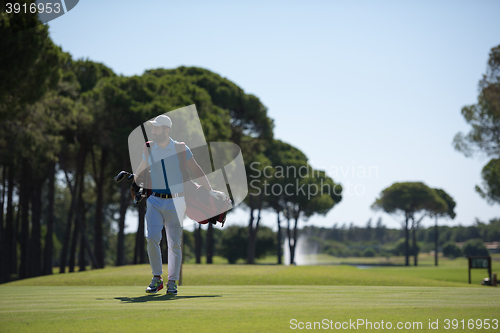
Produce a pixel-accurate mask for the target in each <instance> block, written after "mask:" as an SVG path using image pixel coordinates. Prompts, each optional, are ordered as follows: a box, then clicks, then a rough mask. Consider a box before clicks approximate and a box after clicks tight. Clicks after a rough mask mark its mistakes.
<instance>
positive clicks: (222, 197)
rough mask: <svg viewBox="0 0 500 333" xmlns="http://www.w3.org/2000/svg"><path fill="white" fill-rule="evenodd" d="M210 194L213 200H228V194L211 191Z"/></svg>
mask: <svg viewBox="0 0 500 333" xmlns="http://www.w3.org/2000/svg"><path fill="white" fill-rule="evenodd" d="M209 193H210V195H211V196H212V198H214V199H218V200H226V198H227V197H226V194H225V193H224V192H221V191H216V190H211V191H210V192H209Z"/></svg>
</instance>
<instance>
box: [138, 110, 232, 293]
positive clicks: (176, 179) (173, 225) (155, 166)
mask: <svg viewBox="0 0 500 333" xmlns="http://www.w3.org/2000/svg"><path fill="white" fill-rule="evenodd" d="M147 124H148V125H150V126H152V139H153V142H152V143H151V142H150V144H149V148H148V149H147V150H145V152H144V153H143V158H142V162H141V164H140V165H139V167H138V168H137V170H136V172H135V174H136V175H139V176H136V179H135V181H136V183H140V182H141V181H144V179H145V176H144V175H145V174H146V173H147V171H148V170H150V176H151V186H149V188H151V189H152V193H151V195H150V196H149V198H148V199H147V211H146V226H147V235H146V237H147V249H148V256H149V263H150V265H151V269H152V273H153V279H152V280H151V284H150V285H149V286H148V287H147V288H146V292H147V293H157V292H158V291H160V290H162V289H163V278H162V274H163V268H162V258H161V251H160V241H161V237H162V232H161V231H162V229H163V226H165V231H166V234H167V244H168V282H167V294H169V295H177V284H176V281H177V280H179V273H180V269H181V261H182V251H181V237H182V221H183V219H184V214H185V212H186V201H185V199H184V193H183V192H184V185H183V179H182V172H181V170H180V166H179V159H178V158H179V155H178V154H177V153H176V149H175V143H176V141H174V140H173V139H172V138H170V130H171V128H172V120H171V119H170V118H169V117H168V116H166V115H161V116H158V117H156V118H155V119H154V120H152V121H148V122H147ZM185 164H186V168H187V171H188V173H189V175H190V177H191V178H192V179H196V181H197V182H198V183H199V184H200V185H202V186H204V187H205V188H206V189H207V190H208V191H209V193H210V195H211V196H212V197H214V198H220V199H225V194H224V193H222V192H219V191H215V190H213V189H212V186H211V185H210V183H209V181H208V179H207V177H206V176H205V173H204V172H203V170H202V169H201V168H200V166H199V165H198V163H196V161H195V159H194V157H193V153H192V152H191V150H190V149H189V148H188V147H187V146H186V163H185Z"/></svg>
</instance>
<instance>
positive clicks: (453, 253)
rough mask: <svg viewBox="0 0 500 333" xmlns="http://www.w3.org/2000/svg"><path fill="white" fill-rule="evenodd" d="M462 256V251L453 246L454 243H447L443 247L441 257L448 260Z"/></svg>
mask: <svg viewBox="0 0 500 333" xmlns="http://www.w3.org/2000/svg"><path fill="white" fill-rule="evenodd" d="M461 255H462V250H460V248H459V247H458V246H457V245H456V244H455V242H447V243H446V244H444V245H443V256H445V257H449V258H456V257H460V256H461Z"/></svg>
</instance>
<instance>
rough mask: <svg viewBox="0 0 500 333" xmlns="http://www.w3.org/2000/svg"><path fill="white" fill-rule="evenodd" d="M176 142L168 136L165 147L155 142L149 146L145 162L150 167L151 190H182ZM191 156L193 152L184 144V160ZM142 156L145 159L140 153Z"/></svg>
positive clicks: (165, 191)
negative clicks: (168, 141) (148, 153)
mask: <svg viewBox="0 0 500 333" xmlns="http://www.w3.org/2000/svg"><path fill="white" fill-rule="evenodd" d="M176 142H177V141H174V140H173V139H172V138H170V143H169V144H168V145H167V146H166V147H165V148H161V147H160V146H158V145H157V144H156V142H155V143H154V144H153V145H152V147H151V148H150V155H149V156H148V160H147V162H148V164H149V167H150V169H151V181H152V183H153V184H152V186H151V188H152V190H153V192H156V193H161V194H172V193H181V192H184V185H183V179H182V172H181V169H180V166H179V157H178V156H177V151H176V149H175V143H176ZM146 149H147V148H146ZM191 157H193V153H192V152H191V149H189V147H188V146H186V161H188V160H189V159H190V158H191ZM142 158H143V160H145V161H146V155H145V154H144V153H143V154H142ZM153 161H154V163H153Z"/></svg>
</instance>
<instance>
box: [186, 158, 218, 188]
mask: <svg viewBox="0 0 500 333" xmlns="http://www.w3.org/2000/svg"><path fill="white" fill-rule="evenodd" d="M186 167H187V169H188V172H189V174H190V175H191V178H193V179H195V180H196V181H197V182H199V183H200V185H201V186H204V187H205V188H206V189H207V190H209V191H211V190H212V186H211V185H210V182H209V181H208V178H207V176H206V175H205V173H204V172H203V170H202V169H201V167H200V166H199V165H198V163H196V160H195V159H194V157H191V158H190V159H189V160H187V162H186Z"/></svg>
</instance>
